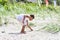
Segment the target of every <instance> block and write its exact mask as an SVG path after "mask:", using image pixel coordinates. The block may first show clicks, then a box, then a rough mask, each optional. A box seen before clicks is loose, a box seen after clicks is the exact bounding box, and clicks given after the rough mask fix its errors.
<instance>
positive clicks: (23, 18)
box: [16, 14, 34, 33]
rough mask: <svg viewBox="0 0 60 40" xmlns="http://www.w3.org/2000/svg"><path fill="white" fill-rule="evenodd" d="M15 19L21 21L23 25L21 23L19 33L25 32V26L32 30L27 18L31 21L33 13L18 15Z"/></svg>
mask: <svg viewBox="0 0 60 40" xmlns="http://www.w3.org/2000/svg"><path fill="white" fill-rule="evenodd" d="M16 19H17V20H18V21H19V22H21V23H22V24H23V25H22V29H21V33H25V31H24V30H25V26H27V27H28V28H29V29H30V30H31V31H33V29H32V28H31V27H30V26H29V25H28V20H30V21H32V20H33V19H34V15H30V16H28V15H22V14H21V15H18V16H17V17H16Z"/></svg>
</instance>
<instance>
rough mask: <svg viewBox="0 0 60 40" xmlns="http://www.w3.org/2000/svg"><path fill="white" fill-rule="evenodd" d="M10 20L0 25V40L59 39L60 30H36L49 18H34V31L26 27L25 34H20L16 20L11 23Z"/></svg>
mask: <svg viewBox="0 0 60 40" xmlns="http://www.w3.org/2000/svg"><path fill="white" fill-rule="evenodd" d="M10 22H11V23H9V24H7V25H2V26H0V40H60V32H58V33H55V34H52V33H49V32H46V31H44V30H40V31H37V30H38V29H40V28H42V27H44V26H45V25H44V26H42V24H46V23H50V22H52V21H51V20H49V21H48V20H45V21H42V20H38V21H36V20H35V22H36V23H37V24H36V27H32V28H33V30H34V31H30V30H29V29H28V28H26V34H20V30H21V26H20V24H19V23H18V22H17V23H13V21H11V20H10ZM15 22H16V21H15Z"/></svg>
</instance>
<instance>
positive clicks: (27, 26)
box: [26, 20, 33, 31]
mask: <svg viewBox="0 0 60 40" xmlns="http://www.w3.org/2000/svg"><path fill="white" fill-rule="evenodd" d="M26 22H27V27H28V28H29V29H30V30H31V31H33V29H32V28H31V27H30V26H29V25H28V20H27V21H26Z"/></svg>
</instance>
